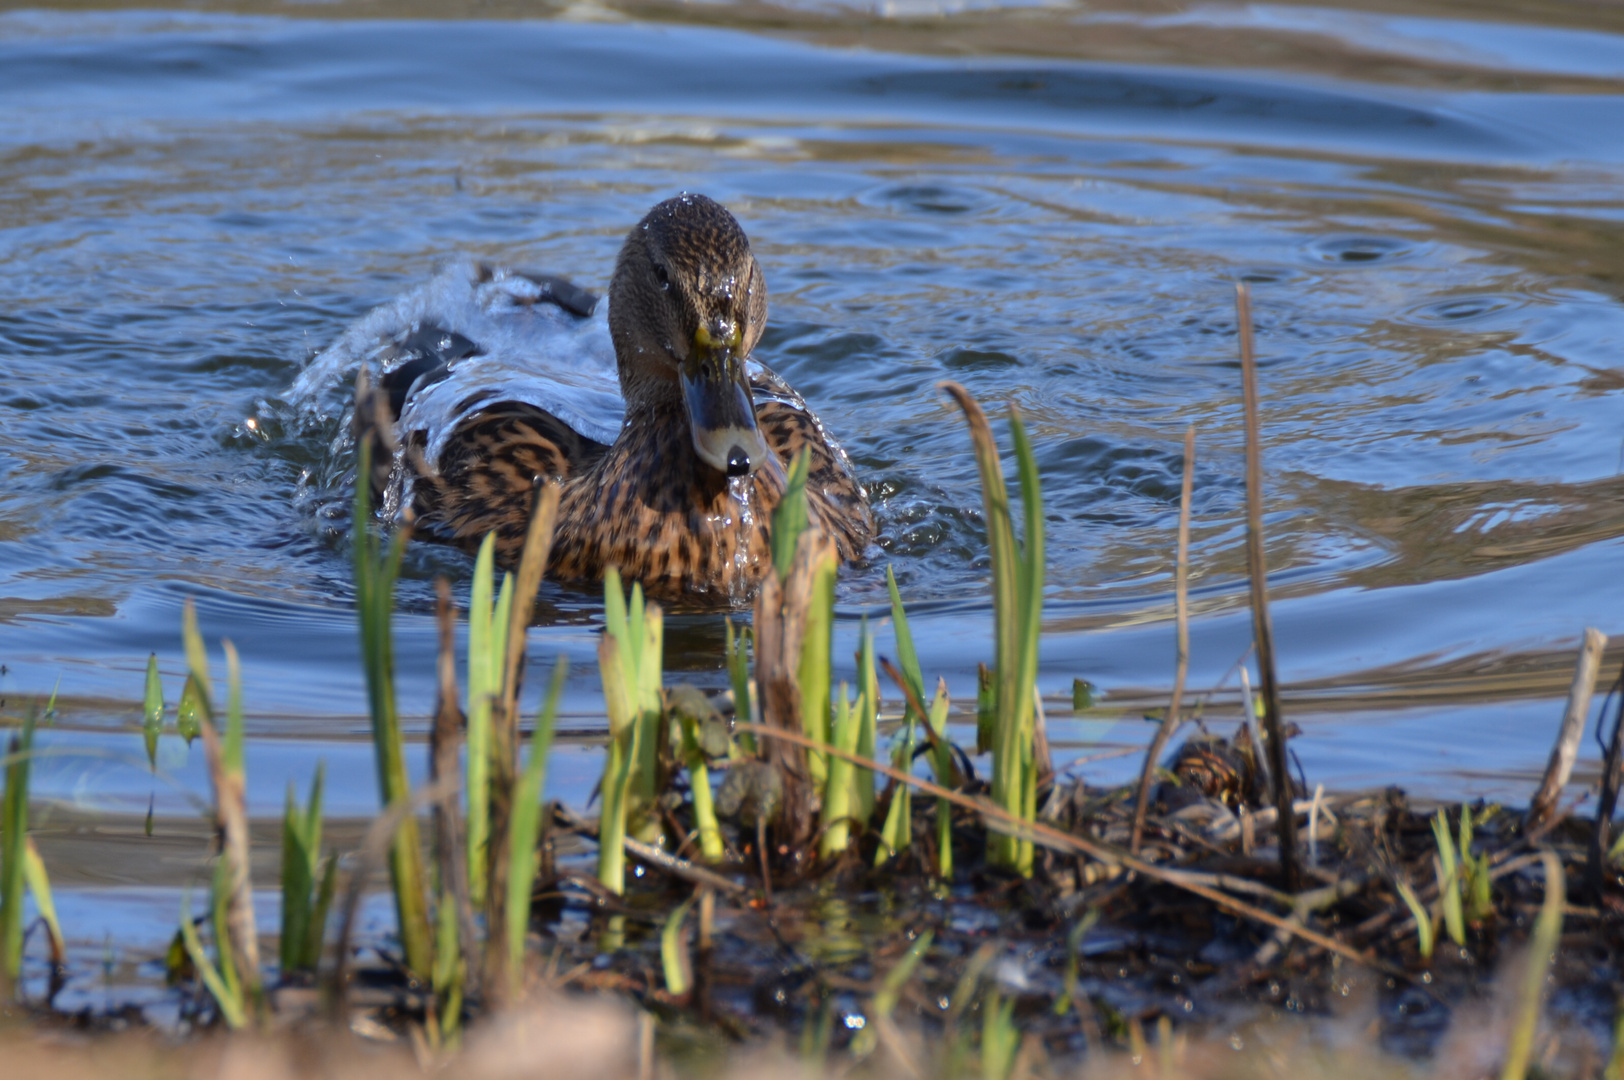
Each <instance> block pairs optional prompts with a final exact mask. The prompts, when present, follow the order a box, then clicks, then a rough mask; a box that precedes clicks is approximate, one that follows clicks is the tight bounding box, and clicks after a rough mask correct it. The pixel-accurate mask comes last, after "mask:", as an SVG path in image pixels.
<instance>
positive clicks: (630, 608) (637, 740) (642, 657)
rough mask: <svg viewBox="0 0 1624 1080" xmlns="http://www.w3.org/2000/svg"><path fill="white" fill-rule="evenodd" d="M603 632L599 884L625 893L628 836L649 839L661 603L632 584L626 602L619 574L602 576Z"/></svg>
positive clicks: (655, 829)
mask: <svg viewBox="0 0 1624 1080" xmlns="http://www.w3.org/2000/svg"><path fill="white" fill-rule="evenodd" d="M603 591H604V605H603V606H604V624H605V625H604V635H603V638H602V639H601V640H600V641H599V643H598V670H599V674H600V675H601V676H602V678H603V699H604V707H605V711H606V712H607V713H608V714H609V752H608V753H607V754H606V755H605V757H604V772H603V783H602V792H603V811H602V814H601V815H600V817H599V823H598V880H599V881H600V882H602V883H603V885H604V886H605V887H607V888H608V889H610V890H611V891H613V892H615V893H617V894H619V893H623V892H624V891H625V888H626V852H625V846H624V845H625V838H626V836H627V834H628V833H630V834H631V835H632V836H635V837H638V838H640V839H641V838H644V837H647V838H648V839H653V838H654V837H656V836H658V834H659V820H658V819H657V818H656V817H655V815H654V812H653V811H654V809H655V800H656V798H657V797H658V792H657V790H656V787H657V781H658V776H657V775H656V766H657V764H658V756H657V755H658V752H659V746H660V742H659V740H660V731H661V720H662V718H663V709H662V703H661V700H660V684H661V681H662V678H663V672H662V664H663V660H662V652H663V647H664V646H663V643H664V619H663V616H662V614H661V611H660V607H659V605H658V604H646V605H645V604H644V602H643V588H642V586H641V585H638V584H633V585H632V592H631V602H630V603H629V604H628V603H627V601H626V594H625V593H624V592H623V591H622V590H621V585H620V575H619V574H618V573H616V572H615V571H614V570H613V569H612V568H611V569H610V571H609V572H608V573H607V574H605V575H604V582H603Z"/></svg>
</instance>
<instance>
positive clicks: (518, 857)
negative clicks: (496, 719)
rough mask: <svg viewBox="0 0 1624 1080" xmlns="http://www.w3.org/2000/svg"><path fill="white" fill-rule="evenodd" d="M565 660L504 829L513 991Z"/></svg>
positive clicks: (517, 979)
mask: <svg viewBox="0 0 1624 1080" xmlns="http://www.w3.org/2000/svg"><path fill="white" fill-rule="evenodd" d="M569 670H570V665H569V659H568V658H567V657H564V656H560V657H559V658H558V663H557V664H555V665H554V666H553V678H552V682H551V683H549V684H548V686H547V698H546V701H545V702H544V703H543V704H542V707H541V712H540V713H539V714H537V716H536V726H535V729H534V730H533V731H532V732H531V733H530V757H529V759H528V760H527V761H526V762H525V764H524V772H522V773H520V774H519V783H518V786H517V788H516V789H515V791H514V794H513V817H512V820H511V821H510V822H509V825H508V874H507V889H508V892H507V904H506V905H504V908H503V914H504V917H505V920H506V923H507V925H506V926H504V927H503V932H504V935H505V943H506V945H507V973H508V979H509V984H510V987H511V989H512V991H513V992H515V993H516V992H517V990H518V988H519V985H520V975H521V974H522V973H523V971H524V934H525V930H526V929H527V928H528V927H529V926H530V890H531V888H532V887H533V886H534V885H535V882H536V869H537V867H536V841H537V840H538V839H539V838H540V837H541V810H542V803H541V796H542V792H543V791H544V790H545V789H546V787H547V758H548V756H549V755H550V754H551V753H552V751H553V731H554V728H555V726H556V724H557V722H558V699H559V697H560V696H561V695H562V694H563V693H564V679H565V677H566V676H568V675H569Z"/></svg>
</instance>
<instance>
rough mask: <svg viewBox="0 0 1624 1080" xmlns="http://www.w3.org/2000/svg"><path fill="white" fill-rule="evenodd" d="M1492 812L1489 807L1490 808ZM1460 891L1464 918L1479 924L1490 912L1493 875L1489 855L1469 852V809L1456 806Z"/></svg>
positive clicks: (1492, 910)
mask: <svg viewBox="0 0 1624 1080" xmlns="http://www.w3.org/2000/svg"><path fill="white" fill-rule="evenodd" d="M1490 809H1491V812H1492V809H1493V808H1492V807H1491V808H1490ZM1460 862H1461V892H1462V893H1463V894H1464V896H1465V899H1466V921H1467V922H1473V923H1480V922H1482V921H1483V920H1485V919H1487V918H1488V917H1489V916H1490V915H1493V914H1494V897H1493V895H1492V894H1491V891H1490V889H1491V886H1492V885H1493V877H1492V875H1491V867H1490V866H1489V856H1488V854H1487V853H1486V852H1485V853H1483V854H1479V855H1474V854H1472V808H1471V807H1470V806H1468V805H1466V804H1462V805H1461V808H1460Z"/></svg>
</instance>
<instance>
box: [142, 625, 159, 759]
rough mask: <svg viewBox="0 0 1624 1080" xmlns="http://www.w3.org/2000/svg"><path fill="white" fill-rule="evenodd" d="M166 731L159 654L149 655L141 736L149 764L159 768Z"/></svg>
mask: <svg viewBox="0 0 1624 1080" xmlns="http://www.w3.org/2000/svg"><path fill="white" fill-rule="evenodd" d="M163 729H164V688H163V685H162V684H161V683H160V682H159V681H158V654H157V653H149V654H148V655H147V690H146V699H145V701H144V702H143V704H142V707H141V736H142V738H143V739H145V740H146V744H147V764H148V765H150V766H152V768H154V769H156V768H157V767H158V736H159V735H160V734H162V733H163Z"/></svg>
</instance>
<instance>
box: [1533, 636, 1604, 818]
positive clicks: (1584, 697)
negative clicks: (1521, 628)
mask: <svg viewBox="0 0 1624 1080" xmlns="http://www.w3.org/2000/svg"><path fill="white" fill-rule="evenodd" d="M1606 647H1607V635H1606V634H1604V633H1602V632H1601V631H1600V630H1597V629H1596V628H1595V627H1593V626H1587V627H1586V628H1585V637H1584V642H1583V643H1582V644H1581V645H1580V646H1579V659H1578V662H1577V663H1576V664H1575V665H1574V668H1573V685H1572V686H1570V687H1569V688H1568V705H1567V709H1566V710H1565V711H1564V712H1563V714H1562V726H1561V727H1560V728H1559V729H1558V730H1557V736H1556V745H1555V746H1553V747H1552V748H1551V760H1550V761H1549V762H1547V763H1546V765H1545V776H1544V778H1543V779H1542V780H1541V781H1540V784H1539V791H1537V792H1536V793H1535V794H1534V801H1533V802H1531V803H1529V804H1528V814H1527V815H1526V816H1525V817H1524V818H1523V829H1524V830H1525V831H1527V832H1533V831H1534V830H1536V829H1538V828H1540V827H1541V826H1542V825H1545V824H1546V823H1548V822H1549V820H1550V818H1551V816H1552V815H1553V814H1555V813H1556V806H1557V802H1558V800H1560V799H1561V797H1562V789H1563V788H1565V787H1567V784H1568V779H1569V778H1570V777H1572V775H1573V763H1574V762H1575V761H1577V760H1578V758H1579V740H1580V739H1582V738H1584V733H1585V720H1586V719H1587V718H1588V717H1589V716H1590V698H1591V695H1592V694H1594V693H1595V690H1596V676H1597V674H1598V673H1599V672H1600V670H1601V654H1602V650H1603V649H1605V648H1606Z"/></svg>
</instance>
